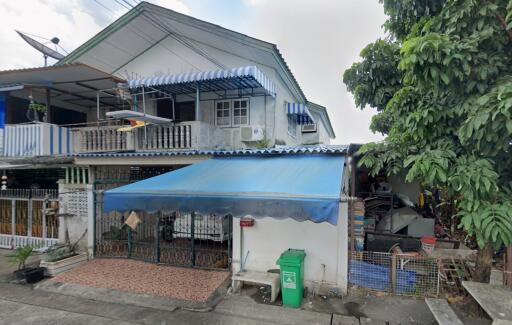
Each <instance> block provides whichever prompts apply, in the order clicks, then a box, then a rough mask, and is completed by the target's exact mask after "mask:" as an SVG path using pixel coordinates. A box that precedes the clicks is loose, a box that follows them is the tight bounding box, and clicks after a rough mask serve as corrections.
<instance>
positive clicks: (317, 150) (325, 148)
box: [73, 145, 348, 157]
mask: <svg viewBox="0 0 512 325" xmlns="http://www.w3.org/2000/svg"><path fill="white" fill-rule="evenodd" d="M347 153H348V146H346V145H315V146H300V147H287V146H280V147H276V148H265V149H236V150H172V151H137V152H91V153H77V154H73V156H75V157H166V156H168V157H169V156H256V155H303V154H335V155H346V154H347Z"/></svg>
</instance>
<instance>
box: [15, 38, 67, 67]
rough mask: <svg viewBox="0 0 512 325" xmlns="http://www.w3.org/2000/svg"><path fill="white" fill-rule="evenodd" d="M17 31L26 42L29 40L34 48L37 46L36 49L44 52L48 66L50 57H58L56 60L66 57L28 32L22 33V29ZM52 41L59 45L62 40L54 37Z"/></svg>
mask: <svg viewBox="0 0 512 325" xmlns="http://www.w3.org/2000/svg"><path fill="white" fill-rule="evenodd" d="M16 33H18V35H20V37H21V38H23V40H24V41H25V42H27V43H28V44H29V45H30V46H32V47H33V48H35V49H36V50H38V51H39V52H41V53H43V57H44V66H45V67H46V65H47V63H48V62H47V60H48V57H51V58H53V59H56V60H62V59H64V57H65V56H64V55H62V54H60V53H59V52H57V50H54V49H52V48H50V47H48V46H46V45H44V44H43V43H41V42H39V41H36V40H35V39H33V38H32V37H30V36H28V35H27V34H25V33H22V32H20V31H16ZM50 42H52V43H53V44H55V46H56V47H57V46H59V42H60V40H59V39H58V38H57V37H54V38H52V39H51V40H50Z"/></svg>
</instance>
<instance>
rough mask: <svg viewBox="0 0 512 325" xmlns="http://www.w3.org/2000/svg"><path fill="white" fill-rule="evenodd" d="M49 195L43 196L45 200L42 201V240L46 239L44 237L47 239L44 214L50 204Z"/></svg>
mask: <svg viewBox="0 0 512 325" xmlns="http://www.w3.org/2000/svg"><path fill="white" fill-rule="evenodd" d="M49 197H50V195H49V194H46V195H45V199H44V201H43V213H42V219H43V220H42V221H41V223H42V227H43V239H46V237H48V230H47V229H46V212H47V211H48V208H49V203H50V199H49Z"/></svg>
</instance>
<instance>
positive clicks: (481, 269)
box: [473, 243, 494, 283]
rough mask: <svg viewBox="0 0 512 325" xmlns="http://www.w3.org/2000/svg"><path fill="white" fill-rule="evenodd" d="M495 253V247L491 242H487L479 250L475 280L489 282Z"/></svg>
mask: <svg viewBox="0 0 512 325" xmlns="http://www.w3.org/2000/svg"><path fill="white" fill-rule="evenodd" d="M493 253H494V249H493V247H492V244H491V243H487V244H485V247H484V248H482V249H479V250H478V254H477V256H476V267H475V273H474V274H473V281H476V282H482V283H489V279H490V278H491V267H492V256H493Z"/></svg>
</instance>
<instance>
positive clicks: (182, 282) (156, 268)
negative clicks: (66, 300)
mask: <svg viewBox="0 0 512 325" xmlns="http://www.w3.org/2000/svg"><path fill="white" fill-rule="evenodd" d="M228 276H229V272H223V271H208V270H199V269H189V268H180V267H171V266H161V265H156V264H151V263H145V262H140V261H135V260H129V259H94V260H92V261H90V262H88V263H87V264H85V265H82V266H79V267H77V268H75V269H73V270H71V271H68V272H66V273H62V274H60V275H58V276H56V277H55V278H54V280H55V281H58V282H67V283H75V284H81V285H87V286H91V287H96V288H107V289H116V290H121V291H127V292H132V293H138V294H149V295H153V296H159V297H168V298H174V299H183V300H194V301H206V300H207V299H208V297H210V295H211V294H212V293H213V292H214V291H215V290H216V289H217V288H218V287H219V286H220V284H221V283H222V282H224V280H226V278H227V277H228Z"/></svg>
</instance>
